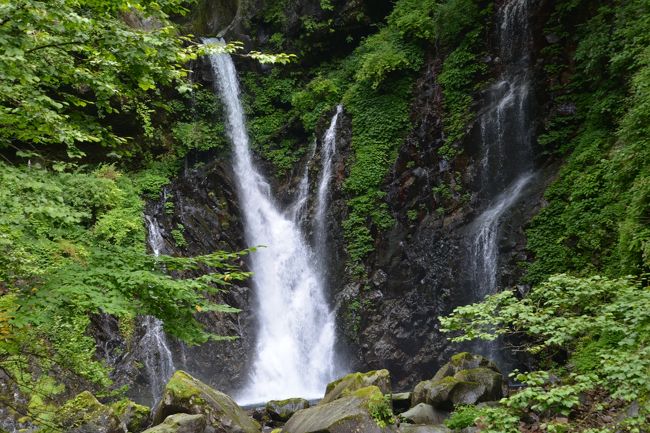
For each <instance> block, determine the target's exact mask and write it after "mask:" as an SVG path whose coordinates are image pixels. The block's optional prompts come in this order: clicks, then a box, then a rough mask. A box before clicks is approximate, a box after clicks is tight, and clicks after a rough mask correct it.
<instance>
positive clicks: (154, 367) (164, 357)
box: [138, 215, 175, 402]
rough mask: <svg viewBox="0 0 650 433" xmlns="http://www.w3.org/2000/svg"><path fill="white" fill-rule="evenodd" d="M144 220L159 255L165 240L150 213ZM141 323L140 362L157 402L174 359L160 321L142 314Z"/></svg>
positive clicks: (152, 245) (172, 369)
mask: <svg viewBox="0 0 650 433" xmlns="http://www.w3.org/2000/svg"><path fill="white" fill-rule="evenodd" d="M145 220H146V222H147V228H148V242H149V246H150V247H151V251H152V252H153V254H154V255H155V256H159V255H160V254H162V253H163V251H164V248H165V240H164V239H163V236H162V233H161V231H160V226H159V225H158V223H157V222H156V220H155V219H154V218H153V217H152V216H150V215H145ZM141 323H142V327H143V328H144V331H145V332H144V336H143V337H142V338H141V339H140V341H139V343H138V346H139V352H140V353H142V362H143V363H144V367H145V371H146V372H147V377H148V380H149V387H150V389H151V398H152V401H153V402H157V401H158V399H160V396H161V395H162V391H163V389H164V388H165V384H166V383H167V381H168V380H169V379H170V378H171V377H172V375H173V374H174V371H175V367H174V359H173V357H172V352H171V350H170V349H169V344H168V343H167V337H166V336H165V331H164V330H163V326H162V322H161V321H160V320H159V319H156V318H155V317H152V316H144V317H143V318H142V322H141Z"/></svg>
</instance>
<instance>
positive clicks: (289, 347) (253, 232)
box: [204, 39, 335, 404]
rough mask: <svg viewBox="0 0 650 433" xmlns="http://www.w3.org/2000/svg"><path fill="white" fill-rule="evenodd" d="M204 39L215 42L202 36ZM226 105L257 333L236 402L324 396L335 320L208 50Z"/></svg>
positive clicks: (232, 81)
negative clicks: (245, 379) (254, 248)
mask: <svg viewBox="0 0 650 433" xmlns="http://www.w3.org/2000/svg"><path fill="white" fill-rule="evenodd" d="M204 42H206V43H220V41H217V40H214V39H212V40H205V41H204ZM210 63H211V65H212V70H213V73H214V76H215V78H216V80H215V81H216V84H217V86H216V87H217V89H216V90H217V91H218V92H219V93H220V95H221V98H222V100H223V101H224V105H225V112H226V118H227V134H228V136H229V138H230V140H231V141H232V144H233V148H234V169H235V170H234V171H235V174H236V181H237V186H238V193H239V200H240V203H241V208H242V210H243V213H244V225H245V232H246V239H247V242H248V244H249V245H251V246H256V245H263V246H264V247H262V248H260V249H258V250H257V251H256V252H254V253H253V254H251V264H250V266H251V271H252V272H253V285H254V288H255V292H256V309H255V312H256V314H257V322H258V330H257V343H256V351H255V355H254V361H253V367H252V371H251V373H250V380H249V383H248V384H247V386H246V387H245V388H244V390H243V391H242V392H241V393H240V394H239V396H238V400H239V402H240V403H242V404H244V403H254V402H262V401H267V400H270V399H277V398H288V397H295V396H303V397H308V398H314V397H320V396H322V395H323V392H324V389H325V385H326V384H327V383H328V382H329V381H330V380H331V379H332V378H333V374H334V342H335V335H334V317H333V314H332V312H331V311H330V308H329V306H328V304H327V301H326V298H325V294H324V288H323V283H322V280H321V278H320V275H319V273H318V272H317V271H316V268H315V266H314V261H313V252H312V250H311V248H310V247H309V245H308V244H307V242H306V240H305V238H304V236H303V233H301V231H300V224H299V222H298V221H296V217H294V215H292V214H294V213H293V212H289V213H288V215H287V213H285V212H282V211H281V210H280V209H279V208H278V206H277V205H276V204H275V202H274V200H273V198H272V197H271V194H270V191H271V188H270V186H269V184H268V182H267V181H266V180H265V179H264V177H263V176H262V175H261V174H260V173H259V172H258V171H257V168H256V167H255V166H254V164H253V161H252V155H251V150H250V143H249V138H248V132H247V130H246V121H245V118H244V112H243V108H242V105H241V101H240V92H239V83H238V80H237V72H236V70H235V66H234V64H233V62H232V59H231V58H230V56H229V55H227V54H213V55H210Z"/></svg>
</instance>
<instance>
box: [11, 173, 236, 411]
mask: <svg viewBox="0 0 650 433" xmlns="http://www.w3.org/2000/svg"><path fill="white" fill-rule="evenodd" d="M0 168H1V170H0V184H1V185H2V188H0V250H1V254H0V287H2V296H0V306H1V308H0V311H1V312H2V313H1V314H0V368H2V369H3V371H5V372H7V374H9V375H10V376H11V379H12V381H13V382H15V383H16V386H17V387H18V390H19V391H20V392H21V393H22V394H23V395H26V396H27V397H28V401H29V404H28V405H27V407H26V410H27V412H28V413H29V414H30V416H31V417H32V418H34V419H35V420H36V422H43V423H45V422H47V420H48V419H49V418H48V417H50V415H51V413H50V415H48V410H49V409H48V407H49V405H50V404H51V402H52V399H53V398H54V397H55V396H56V395H58V394H60V393H62V392H64V391H65V392H69V391H70V390H67V389H66V390H64V389H63V388H61V386H60V385H59V383H61V382H60V381H63V380H64V379H66V378H67V379H68V383H77V384H78V386H79V387H93V386H95V387H100V388H101V389H103V390H105V389H106V388H107V387H108V386H109V385H110V381H109V380H108V371H107V369H106V367H105V366H104V365H102V363H100V362H99V361H97V360H96V357H95V342H94V339H93V338H92V337H90V336H88V335H87V330H88V326H89V323H90V322H89V317H90V315H92V314H98V313H106V314H112V315H115V316H117V317H122V318H126V320H127V321H128V320H130V321H132V320H133V318H134V317H136V316H137V315H141V314H146V315H152V316H155V317H158V318H160V319H161V320H163V322H164V326H165V330H166V331H167V332H168V333H169V334H170V335H173V336H176V337H178V338H180V339H182V340H184V341H186V342H187V343H190V344H196V343H201V342H204V341H206V340H208V339H211V338H214V339H217V338H220V337H219V336H214V335H211V334H209V333H207V332H205V331H204V330H203V328H202V326H201V325H200V324H199V322H198V321H197V319H196V317H195V314H196V313H197V312H201V311H220V312H236V311H237V310H236V309H233V308H231V307H229V306H227V305H219V304H214V303H213V302H211V301H209V300H208V298H207V296H208V295H210V294H214V293H216V292H218V291H219V290H222V289H223V288H225V287H227V286H228V285H229V284H230V283H231V282H233V281H238V280H241V279H243V278H246V277H247V274H244V273H241V272H239V271H238V269H237V268H236V267H235V266H233V265H232V264H231V263H232V262H234V261H236V260H237V259H238V258H239V257H240V254H235V253H233V254H229V253H223V252H216V253H214V254H209V255H206V256H201V257H194V258H172V257H160V258H156V257H153V256H150V255H148V254H147V253H146V249H145V245H146V244H145V227H144V224H143V218H142V212H143V208H144V202H143V200H142V199H141V197H140V196H141V194H142V193H144V192H145V191H150V188H152V185H160V184H161V183H164V182H163V181H162V178H164V176H162V175H161V169H160V168H158V169H157V171H154V172H152V173H140V174H137V175H130V176H127V175H125V174H122V173H120V172H118V171H117V170H116V169H115V168H114V167H113V166H100V167H99V168H97V169H95V170H88V169H86V168H83V167H78V168H76V169H74V170H73V171H69V172H68V171H59V172H55V171H50V170H46V169H43V168H39V167H35V166H32V167H31V168H17V167H14V166H11V165H7V164H0ZM154 173H155V174H154ZM152 179H154V180H155V181H152ZM188 270H191V271H197V270H201V271H202V272H203V273H205V272H206V270H207V271H209V272H208V273H205V274H204V275H202V276H200V277H196V278H185V277H183V275H186V274H187V273H186V272H184V271H188ZM167 271H171V272H173V273H174V275H176V276H177V277H175V278H173V277H171V276H170V275H169V274H167ZM123 328H124V329H125V330H127V332H128V325H125V327H123ZM55 385H56V386H55ZM43 416H44V417H45V418H42V417H43Z"/></svg>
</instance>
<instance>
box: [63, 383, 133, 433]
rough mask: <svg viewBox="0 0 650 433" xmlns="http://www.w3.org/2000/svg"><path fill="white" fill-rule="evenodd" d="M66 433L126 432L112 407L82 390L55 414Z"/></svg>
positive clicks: (124, 426)
mask: <svg viewBox="0 0 650 433" xmlns="http://www.w3.org/2000/svg"><path fill="white" fill-rule="evenodd" d="M56 420H57V422H58V423H59V424H60V425H61V427H63V430H64V431H65V432H66V433H127V430H126V425H124V423H123V422H121V421H120V419H119V418H118V416H117V415H116V414H115V412H114V411H113V409H111V408H110V407H109V406H105V405H103V404H101V403H100V402H99V401H98V400H97V399H96V398H95V396H94V395H92V394H91V393H90V392H88V391H84V392H82V393H81V394H79V395H77V396H76V397H75V398H73V399H72V400H69V401H67V402H66V403H65V404H64V405H63V407H62V408H61V410H60V411H59V412H58V413H57V415H56Z"/></svg>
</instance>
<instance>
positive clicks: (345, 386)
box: [320, 370, 391, 404]
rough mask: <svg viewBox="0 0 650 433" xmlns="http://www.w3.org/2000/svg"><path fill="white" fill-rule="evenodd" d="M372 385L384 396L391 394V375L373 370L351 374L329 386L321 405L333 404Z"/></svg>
mask: <svg viewBox="0 0 650 433" xmlns="http://www.w3.org/2000/svg"><path fill="white" fill-rule="evenodd" d="M371 385H374V386H376V387H378V388H379V389H380V390H381V392H382V393H384V394H390V392H391V388H390V373H389V372H388V370H373V371H369V372H367V373H350V374H348V375H347V376H343V377H342V378H340V379H338V380H335V381H334V382H331V383H330V384H329V385H327V389H326V390H325V397H323V399H322V400H321V402H320V404H326V403H331V402H332V401H334V400H336V399H337V398H341V397H345V396H347V395H350V393H352V392H353V391H356V390H358V389H361V388H365V387H367V386H371Z"/></svg>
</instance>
